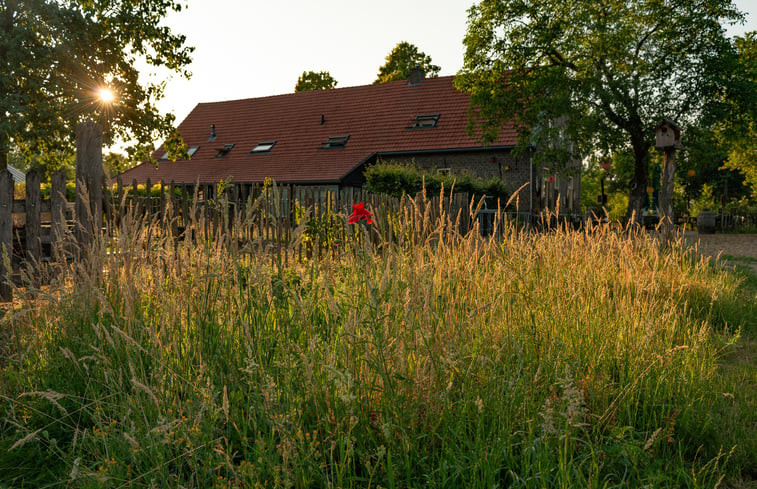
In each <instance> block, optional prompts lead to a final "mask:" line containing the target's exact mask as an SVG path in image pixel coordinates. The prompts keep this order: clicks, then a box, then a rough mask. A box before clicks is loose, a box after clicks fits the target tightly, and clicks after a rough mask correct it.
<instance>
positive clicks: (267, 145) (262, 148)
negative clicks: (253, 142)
mask: <svg viewBox="0 0 757 489" xmlns="http://www.w3.org/2000/svg"><path fill="white" fill-rule="evenodd" d="M274 144H276V141H264V142H261V143H258V145H257V146H255V147H254V148H252V151H250V154H257V153H270V152H271V148H273V145H274Z"/></svg>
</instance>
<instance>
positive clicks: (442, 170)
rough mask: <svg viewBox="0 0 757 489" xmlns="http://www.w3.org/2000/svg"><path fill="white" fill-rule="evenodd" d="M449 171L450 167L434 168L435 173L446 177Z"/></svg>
mask: <svg viewBox="0 0 757 489" xmlns="http://www.w3.org/2000/svg"><path fill="white" fill-rule="evenodd" d="M450 173H451V169H450V168H437V169H436V174H437V175H439V176H441V177H448V176H449V175H450Z"/></svg>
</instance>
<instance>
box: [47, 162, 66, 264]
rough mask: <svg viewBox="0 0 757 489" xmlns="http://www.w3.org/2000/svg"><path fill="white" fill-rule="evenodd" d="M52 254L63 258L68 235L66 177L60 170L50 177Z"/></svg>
mask: <svg viewBox="0 0 757 489" xmlns="http://www.w3.org/2000/svg"><path fill="white" fill-rule="evenodd" d="M50 214H51V216H50V232H51V236H50V254H51V255H52V256H54V257H56V258H61V256H60V254H61V253H62V252H63V248H62V246H63V239H64V238H65V236H66V177H65V176H64V175H63V172H62V171H60V170H58V171H56V172H55V173H53V176H52V177H51V178H50Z"/></svg>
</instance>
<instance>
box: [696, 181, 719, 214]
mask: <svg viewBox="0 0 757 489" xmlns="http://www.w3.org/2000/svg"><path fill="white" fill-rule="evenodd" d="M719 207H720V204H719V203H718V202H717V201H716V200H715V197H714V196H713V187H712V185H709V184H707V183H705V184H704V185H702V190H701V191H700V193H699V195H698V196H697V198H696V199H693V201H692V203H691V215H692V216H694V217H696V216H698V215H699V212H700V211H715V210H717V209H718V208H719Z"/></svg>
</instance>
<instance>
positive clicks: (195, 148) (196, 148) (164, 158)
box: [160, 146, 200, 160]
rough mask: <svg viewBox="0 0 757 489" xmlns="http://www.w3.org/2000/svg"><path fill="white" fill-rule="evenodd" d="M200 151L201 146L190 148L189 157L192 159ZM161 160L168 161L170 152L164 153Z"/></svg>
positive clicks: (188, 150) (188, 149)
mask: <svg viewBox="0 0 757 489" xmlns="http://www.w3.org/2000/svg"><path fill="white" fill-rule="evenodd" d="M198 149H200V147H199V146H190V147H189V148H187V156H189V157H190V158H192V156H194V154H195V153H197V150H198ZM160 159H161V160H167V159H168V151H166V152H165V153H163V156H161V157H160Z"/></svg>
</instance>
